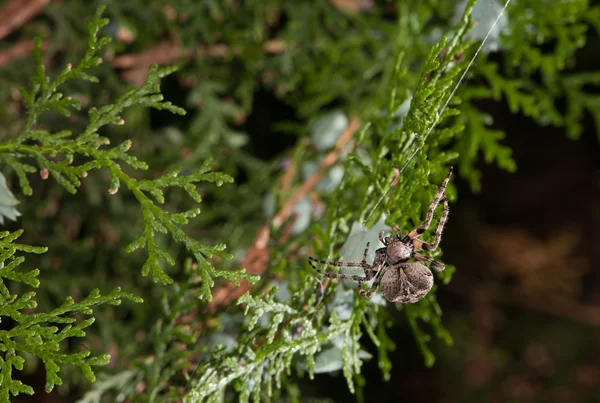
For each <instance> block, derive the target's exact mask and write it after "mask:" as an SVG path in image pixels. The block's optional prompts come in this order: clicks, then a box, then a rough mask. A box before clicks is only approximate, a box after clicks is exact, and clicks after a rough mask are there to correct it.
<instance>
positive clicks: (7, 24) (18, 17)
mask: <svg viewBox="0 0 600 403" xmlns="http://www.w3.org/2000/svg"><path fill="white" fill-rule="evenodd" d="M50 1H51V0H12V1H11V2H9V3H7V4H6V5H5V6H4V7H3V8H2V9H1V10H0V21H1V23H0V39H2V38H4V37H5V36H7V35H8V34H10V33H11V32H13V31H14V30H16V29H17V28H19V27H20V26H21V25H23V24H24V23H25V22H27V21H28V20H30V19H31V18H33V17H35V16H36V15H37V14H38V13H40V12H41V11H42V10H43V9H44V7H45V6H46V5H47V4H48V3H50Z"/></svg>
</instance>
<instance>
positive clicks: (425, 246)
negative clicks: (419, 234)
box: [413, 196, 450, 251]
mask: <svg viewBox="0 0 600 403" xmlns="http://www.w3.org/2000/svg"><path fill="white" fill-rule="evenodd" d="M442 199H443V203H444V211H443V212H442V216H441V217H440V221H439V223H438V225H437V228H436V229H435V235H434V238H433V242H432V243H427V242H423V241H421V240H418V239H415V240H413V244H414V246H415V250H421V249H422V250H428V251H432V250H436V249H437V247H438V245H439V244H440V242H441V240H442V232H443V231H444V226H445V225H446V221H447V220H448V213H449V212H450V206H449V205H448V199H447V198H446V196H444V197H443V198H442Z"/></svg>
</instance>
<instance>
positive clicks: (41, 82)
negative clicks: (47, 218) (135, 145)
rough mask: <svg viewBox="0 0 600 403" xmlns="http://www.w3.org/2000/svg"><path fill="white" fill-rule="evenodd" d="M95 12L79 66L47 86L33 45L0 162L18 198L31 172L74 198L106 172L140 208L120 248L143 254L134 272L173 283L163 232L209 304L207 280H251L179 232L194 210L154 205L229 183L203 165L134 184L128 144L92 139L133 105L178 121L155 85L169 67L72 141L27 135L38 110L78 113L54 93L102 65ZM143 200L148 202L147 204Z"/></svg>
mask: <svg viewBox="0 0 600 403" xmlns="http://www.w3.org/2000/svg"><path fill="white" fill-rule="evenodd" d="M103 9H104V7H100V8H99V9H98V12H97V13H96V15H95V16H94V18H92V19H91V20H90V22H89V23H88V31H89V38H88V46H87V51H86V53H85V55H84V57H83V58H82V60H81V61H80V62H79V63H78V64H77V65H76V66H75V67H73V66H71V65H70V64H69V65H68V66H67V67H66V68H65V69H63V71H62V72H61V73H60V74H59V75H58V76H57V77H56V78H55V79H54V80H51V79H50V78H49V77H47V76H46V74H45V69H44V66H43V64H42V56H41V40H40V39H37V40H36V42H35V46H34V50H33V55H34V59H35V62H36V75H35V76H34V77H33V79H32V82H33V88H32V89H31V90H30V91H26V90H23V91H21V94H22V97H23V99H24V100H25V103H26V105H27V113H28V114H27V123H26V124H25V127H24V128H23V130H22V131H21V132H20V133H19V134H18V136H16V137H15V138H14V139H11V140H9V141H7V142H5V143H3V144H0V158H1V159H3V160H4V161H5V162H6V163H7V164H8V165H10V166H11V167H12V168H13V170H14V171H15V172H16V174H17V175H18V177H19V181H20V184H21V188H22V189H23V192H24V193H25V194H26V195H30V194H31V193H32V191H33V190H32V188H31V185H30V183H29V180H28V178H27V174H28V173H33V172H37V171H39V172H40V174H41V175H42V177H43V178H46V177H47V176H48V175H51V176H52V177H53V178H54V179H55V180H56V181H57V182H58V183H59V184H61V185H62V186H63V187H64V188H65V189H66V190H67V191H69V192H71V193H75V192H76V191H77V188H78V187H79V186H80V185H81V179H82V178H85V177H87V176H88V172H89V171H91V170H94V169H100V168H106V169H107V170H108V172H109V173H110V187H109V190H108V191H109V193H110V194H115V193H116V192H117V191H118V190H119V187H120V186H121V183H123V184H125V186H126V187H127V188H128V189H129V190H130V191H131V192H132V193H133V194H134V196H135V198H136V199H137V201H138V202H139V203H140V205H141V209H142V217H143V220H144V231H143V233H142V236H141V237H140V238H138V239H137V240H136V241H134V242H133V243H131V244H130V245H129V246H127V248H126V250H127V252H133V251H134V250H136V249H139V248H147V249H148V259H147V260H146V263H145V264H144V265H143V267H142V275H144V276H148V275H149V274H151V275H152V279H153V280H154V281H156V282H160V283H162V284H170V283H172V282H173V280H172V279H171V277H170V276H169V275H168V274H167V273H166V272H165V270H164V268H163V267H162V266H161V263H162V261H165V262H166V263H168V264H169V265H171V266H173V265H175V259H174V258H173V256H171V254H170V253H169V252H168V251H167V249H165V248H164V247H161V246H160V245H159V244H158V242H157V241H156V235H157V234H156V233H157V232H158V233H168V234H170V235H171V237H172V238H173V239H174V240H175V241H177V242H181V243H183V244H184V245H185V246H186V248H187V250H188V251H189V252H190V253H192V254H193V256H194V257H195V258H196V260H197V262H198V264H199V265H200V271H201V275H202V278H203V279H204V282H203V284H202V288H201V290H200V293H199V297H200V298H206V299H209V300H210V299H211V289H212V287H213V285H214V280H213V278H215V277H222V278H224V279H227V280H230V281H233V282H235V283H237V281H238V279H239V278H243V279H246V280H250V281H252V280H253V279H254V276H250V275H248V274H246V273H245V271H244V269H238V270H234V271H227V270H217V269H215V268H214V267H213V266H211V264H210V263H209V262H208V259H210V258H212V257H213V255H216V256H219V257H221V258H224V259H228V260H229V259H231V258H232V256H231V255H230V254H227V253H224V252H223V250H224V249H225V245H224V244H218V245H214V246H209V245H204V244H202V243H200V242H198V241H197V240H194V239H193V238H191V237H190V236H188V235H187V234H186V233H185V232H184V231H183V230H182V228H181V227H182V226H183V225H185V224H187V223H188V222H189V219H191V218H194V217H196V216H197V215H198V214H199V212H200V209H199V208H194V209H191V210H188V211H185V212H183V213H171V212H168V211H166V210H165V209H163V208H162V207H160V206H159V205H160V204H164V202H165V197H164V191H165V189H170V188H173V187H181V188H183V189H184V190H185V191H186V192H187V193H188V194H189V195H190V197H191V198H192V199H193V200H194V201H195V202H197V203H200V202H201V200H202V198H201V197H200V194H199V193H198V191H197V189H196V187H197V185H198V184H199V183H201V182H212V183H215V184H216V185H217V186H221V185H222V184H223V183H230V182H232V181H233V178H232V177H230V176H229V175H226V174H223V173H218V172H211V161H210V159H207V160H206V161H205V162H204V163H203V164H202V165H201V166H200V168H198V169H196V170H195V171H194V172H192V173H191V174H189V175H186V176H179V175H178V174H179V170H178V169H172V170H170V171H169V172H167V173H166V174H164V175H163V176H161V177H160V178H157V179H154V180H138V179H135V178H134V177H132V176H130V175H129V174H128V173H126V172H125V171H124V166H123V165H128V166H129V167H131V168H133V169H135V170H140V171H141V170H147V169H148V164H147V163H145V162H144V161H141V160H139V159H138V158H137V157H135V156H133V155H130V154H128V151H129V150H130V148H131V146H132V141H131V140H125V141H123V142H122V143H121V144H119V145H117V146H115V147H111V148H107V146H108V145H109V144H110V140H109V139H108V138H107V137H105V136H102V135H101V134H100V133H99V130H100V129H101V128H102V127H103V126H106V125H109V124H117V125H123V124H125V121H124V120H123V119H122V117H121V115H122V113H123V112H124V111H125V110H126V109H128V108H131V107H134V106H137V107H145V108H154V109H159V110H163V109H164V110H168V111H170V112H172V113H176V114H180V115H184V114H185V110H183V109H182V108H179V107H177V106H174V105H172V104H171V102H168V101H163V95H162V94H161V93H160V86H159V82H160V79H161V78H163V77H165V76H167V75H169V74H172V73H173V72H174V71H176V68H175V67H165V68H158V66H156V65H153V66H151V67H150V70H149V73H148V77H147V80H146V82H145V83H144V84H143V85H142V86H141V87H139V88H132V89H130V90H129V91H127V92H125V93H124V94H122V95H121V96H120V97H119V98H118V99H117V100H116V101H115V102H114V103H112V104H109V105H104V106H102V107H99V108H91V109H90V110H89V124H88V125H87V127H86V129H85V130H84V131H83V132H81V133H79V134H77V135H73V133H71V131H70V130H62V131H59V132H56V133H51V132H49V131H47V130H42V129H34V124H35V123H36V122H37V120H38V119H39V117H40V115H41V114H42V112H43V111H46V110H57V111H58V112H60V113H61V114H63V115H65V116H69V114H70V110H71V109H75V110H79V109H80V108H81V104H80V102H79V101H78V100H75V99H72V98H70V97H66V98H65V97H64V96H63V94H62V93H61V92H58V90H59V89H60V87H61V85H63V84H64V83H65V82H67V81H69V80H75V79H79V80H87V81H91V82H97V81H98V80H97V78H96V77H95V76H93V75H91V74H89V73H88V70H89V69H90V68H92V67H95V66H97V65H98V64H100V63H101V61H102V59H101V58H100V57H99V56H98V52H99V51H100V50H101V49H102V48H103V47H104V46H106V45H107V44H108V43H109V42H110V38H105V37H104V38H100V39H98V31H99V30H100V29H101V28H102V27H103V26H105V25H106V24H108V20H107V19H105V18H101V17H100V16H101V14H102V11H103ZM30 159H33V160H34V161H35V163H37V167H36V166H34V165H32V164H31V163H30V162H29V160H30ZM75 161H80V162H79V163H76V162H75ZM148 195H150V196H152V197H153V198H154V201H153V200H151V199H150V197H148Z"/></svg>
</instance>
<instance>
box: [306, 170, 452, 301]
mask: <svg viewBox="0 0 600 403" xmlns="http://www.w3.org/2000/svg"><path fill="white" fill-rule="evenodd" d="M451 175H452V166H451V167H450V172H448V176H446V179H444V181H443V182H442V185H441V186H440V188H439V190H438V191H437V193H436V194H435V197H434V198H433V200H432V201H431V204H430V205H429V210H428V211H427V216H426V217H425V222H423V224H421V225H420V226H418V227H416V228H415V229H413V230H412V231H410V232H409V233H408V234H407V235H405V236H404V237H403V236H402V232H401V231H400V228H399V227H398V226H397V225H394V226H393V227H392V231H393V232H395V235H391V236H389V237H384V234H385V231H381V232H380V233H379V240H380V241H381V243H383V244H384V245H385V246H384V247H383V248H379V249H377V250H376V251H375V259H374V260H373V264H368V263H367V253H368V252H369V243H367V246H366V247H365V252H364V254H363V258H362V261H361V262H360V263H353V262H340V261H326V260H319V259H315V258H313V257H310V258H309V262H310V265H311V266H312V267H313V269H315V270H316V271H317V272H319V273H321V274H323V275H324V276H325V277H328V278H337V279H345V280H354V281H358V283H359V286H360V285H362V283H364V282H366V281H371V280H374V281H373V285H372V286H371V287H370V288H369V289H362V288H361V289H360V295H362V296H363V297H365V298H371V296H372V295H373V293H374V292H375V290H376V289H377V286H378V285H380V288H381V293H382V294H383V296H384V297H385V298H386V299H387V300H388V301H390V302H401V303H404V304H411V303H415V302H417V301H420V300H421V299H423V298H424V297H425V295H427V293H428V292H429V290H431V287H433V274H432V273H431V271H430V270H429V269H428V268H427V267H426V266H425V265H423V264H421V263H419V262H409V261H408V260H409V259H411V258H412V259H416V260H419V261H421V262H426V263H428V264H429V265H430V266H431V268H432V269H434V270H437V271H442V270H444V268H445V265H444V264H443V263H440V262H437V261H435V260H433V259H431V258H429V257H427V256H424V255H422V254H420V253H417V251H420V250H425V251H433V250H436V249H437V247H438V245H439V244H440V241H441V240H442V231H443V230H444V225H445V224H446V220H447V219H448V212H449V210H450V208H449V206H448V199H447V198H446V196H445V195H444V191H445V190H446V186H447V185H448V182H449V181H450V176H451ZM440 201H441V202H442V203H443V206H444V211H443V212H442V216H441V218H440V221H439V223H438V225H437V228H436V229H435V237H434V240H433V242H432V243H427V242H423V241H422V240H420V239H419V236H420V235H421V234H423V233H424V232H425V231H426V230H427V228H429V225H430V224H431V221H432V220H433V213H434V211H435V209H436V207H437V206H438V204H439V203H440ZM315 263H321V264H326V265H330V266H335V267H359V268H362V269H363V270H364V273H365V276H364V277H362V276H357V275H350V274H341V273H332V272H325V271H322V270H319V269H318V268H317V267H316V266H315ZM380 273H381V275H380Z"/></svg>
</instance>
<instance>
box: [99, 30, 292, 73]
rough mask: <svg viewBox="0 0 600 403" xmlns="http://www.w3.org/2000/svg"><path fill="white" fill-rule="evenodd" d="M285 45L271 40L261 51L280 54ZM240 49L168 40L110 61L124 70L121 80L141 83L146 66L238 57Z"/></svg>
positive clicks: (276, 40) (221, 45)
mask: <svg viewBox="0 0 600 403" xmlns="http://www.w3.org/2000/svg"><path fill="white" fill-rule="evenodd" d="M285 49H286V45H285V43H284V42H283V41H281V40H279V39H271V40H268V41H266V42H265V43H264V45H263V50H264V51H265V52H266V53H271V54H274V53H281V52H283V51H285ZM241 51H242V49H241V47H239V46H235V47H233V48H230V47H229V46H227V45H224V44H219V45H213V46H198V47H197V48H196V49H195V50H194V49H184V48H183V46H182V44H181V43H180V42H178V41H177V40H173V39H169V40H166V41H163V42H161V43H159V44H157V45H156V46H153V47H150V48H149V49H147V50H145V51H144V52H142V53H138V54H135V55H134V54H127V55H121V56H117V57H115V58H114V59H112V60H111V61H110V65H111V66H112V67H115V68H119V69H125V70H126V71H125V72H123V78H124V79H125V80H127V81H130V82H134V83H137V82H140V81H141V82H143V81H144V80H145V78H146V74H147V71H148V66H150V65H151V64H158V65H161V66H164V65H167V64H171V63H173V62H174V61H176V60H179V59H189V58H191V57H193V56H195V55H197V56H200V57H206V58H223V57H226V56H228V55H229V54H233V55H238V54H240V53H241Z"/></svg>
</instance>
